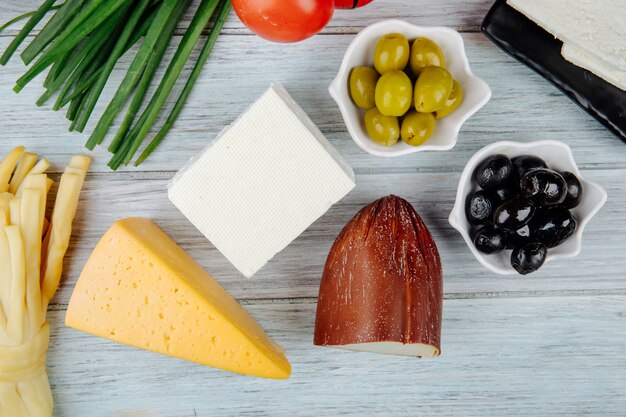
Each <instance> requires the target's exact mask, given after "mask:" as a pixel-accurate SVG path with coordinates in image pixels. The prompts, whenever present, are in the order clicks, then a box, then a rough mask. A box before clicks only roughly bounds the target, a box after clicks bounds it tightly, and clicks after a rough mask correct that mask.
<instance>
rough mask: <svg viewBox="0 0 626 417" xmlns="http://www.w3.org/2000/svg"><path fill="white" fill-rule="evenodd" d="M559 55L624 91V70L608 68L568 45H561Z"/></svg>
mask: <svg viewBox="0 0 626 417" xmlns="http://www.w3.org/2000/svg"><path fill="white" fill-rule="evenodd" d="M625 41H626V40H625ZM561 55H563V58H565V59H566V60H568V61H569V62H571V63H572V64H574V65H577V66H579V67H581V68H584V69H586V70H588V71H591V72H592V73H594V74H595V75H597V76H598V77H600V78H602V79H603V80H605V81H606V82H608V83H611V84H613V85H614V86H616V87H617V88H619V89H621V90H625V91H626V70H619V69H616V68H613V67H608V66H606V65H605V64H604V63H603V62H601V61H600V60H598V59H597V58H595V57H594V56H593V55H592V54H589V53H588V52H586V51H583V50H581V49H578V48H576V47H575V46H572V45H569V44H563V48H561Z"/></svg>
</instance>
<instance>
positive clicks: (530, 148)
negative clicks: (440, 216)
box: [448, 140, 607, 275]
mask: <svg viewBox="0 0 626 417" xmlns="http://www.w3.org/2000/svg"><path fill="white" fill-rule="evenodd" d="M495 154H504V155H507V156H508V157H510V158H514V157H516V156H519V155H535V156H538V157H540V158H543V160H544V161H546V163H547V164H548V166H549V167H550V168H553V169H555V170H557V171H570V172H571V173H573V174H575V175H576V176H577V177H578V179H579V180H580V182H581V184H582V186H583V197H582V200H581V201H580V204H579V205H578V206H577V207H575V208H574V209H572V213H573V214H574V217H576V220H578V227H577V228H576V231H575V232H574V234H573V235H572V236H571V237H570V238H569V239H567V240H566V241H565V242H564V243H563V244H561V245H559V246H557V247H555V248H551V249H548V255H547V257H546V263H547V262H551V261H554V260H557V259H566V258H573V257H575V256H576V255H578V254H579V253H580V250H581V247H582V237H583V230H584V229H585V226H586V225H587V223H588V222H589V220H591V218H592V217H593V216H594V215H595V214H596V213H597V212H598V211H599V210H600V209H601V208H602V206H603V205H604V203H605V202H606V198H607V195H606V191H604V189H602V187H600V186H599V185H598V184H596V183H594V182H591V181H587V180H585V179H584V178H583V177H582V176H581V175H580V172H579V171H578V167H577V166H576V162H575V161H574V155H572V150H571V149H570V147H569V146H567V145H566V144H565V143H563V142H559V141H555V140H544V141H538V142H526V143H521V142H509V141H503V142H496V143H492V144H491V145H488V146H485V147H484V148H482V149H481V150H479V151H478V152H476V153H475V154H474V156H472V157H471V158H470V160H469V161H468V162H467V165H465V169H463V173H462V174H461V179H460V180H459V187H458V190H457V193H456V202H455V204H454V207H453V208H452V212H451V213H450V217H449V219H448V220H449V221H450V224H451V225H452V227H454V228H455V229H456V230H458V231H459V233H461V236H463V239H464V240H465V243H467V246H468V247H469V249H470V251H471V252H472V253H473V254H474V256H475V257H476V259H477V260H478V262H480V263H481V264H483V266H485V267H486V268H487V269H489V270H491V271H493V272H495V273H497V274H501V275H513V274H517V272H516V271H515V269H513V267H512V266H511V263H510V259H511V251H510V250H503V251H502V252H499V253H496V254H492V255H486V254H484V253H481V252H479V251H478V250H477V249H476V247H475V246H474V243H473V242H472V238H471V236H470V229H471V226H470V224H469V222H468V221H467V219H466V217H465V200H466V198H467V195H468V194H469V193H470V192H472V191H475V190H477V189H478V186H477V185H475V184H474V183H473V181H472V173H473V172H474V169H476V167H477V166H478V165H479V164H480V163H481V162H482V161H483V160H484V159H485V158H487V157H488V156H490V155H495Z"/></svg>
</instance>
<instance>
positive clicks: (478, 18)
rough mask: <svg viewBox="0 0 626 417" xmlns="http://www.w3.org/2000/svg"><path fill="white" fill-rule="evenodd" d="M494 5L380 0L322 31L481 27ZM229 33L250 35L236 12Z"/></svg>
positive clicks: (11, 1) (31, 0) (27, 4)
mask: <svg viewBox="0 0 626 417" xmlns="http://www.w3.org/2000/svg"><path fill="white" fill-rule="evenodd" d="M197 3H198V0H194V4H193V5H192V7H191V8H190V12H188V13H187V15H186V16H185V18H184V19H183V21H182V22H181V23H182V24H181V25H180V27H181V29H182V28H185V27H187V25H188V24H189V22H190V21H191V18H192V17H193V10H195V5H196V4H197ZM40 4H41V1H40V0H23V1H20V0H3V1H2V3H1V4H0V21H2V22H4V21H5V20H9V19H11V18H12V17H14V16H18V15H19V14H21V13H26V12H28V11H31V10H34V9H36V8H37V7H39V5H40ZM491 4H493V0H451V1H445V2H443V1H437V0H421V1H420V2H419V3H418V4H416V3H415V2H414V1H411V0H402V1H397V0H376V1H374V2H373V3H372V4H370V5H368V6H367V7H364V8H361V9H358V10H337V11H336V12H335V15H334V16H333V19H332V20H331V21H330V22H329V24H328V25H327V27H326V28H325V29H324V31H323V32H322V33H324V34H328V33H356V32H358V31H359V30H360V29H362V28H363V27H365V26H367V25H370V24H372V23H376V22H378V21H380V20H384V19H397V18H399V19H404V20H406V21H408V22H411V23H414V24H418V25H428V26H450V27H453V28H456V29H458V30H477V29H478V27H479V25H480V23H481V22H482V20H483V17H484V16H485V14H486V13H487V10H489V7H490V6H491ZM20 28H21V24H19V25H18V24H16V25H15V26H14V27H11V28H10V30H7V31H6V33H3V34H0V35H1V36H9V35H14V34H15V33H17V31H18V30H19V29H20ZM224 32H225V33H237V34H249V33H250V32H249V31H248V30H247V29H246V28H245V27H244V26H243V24H242V23H241V22H240V21H239V19H237V17H236V16H235V13H231V16H230V18H229V19H228V21H227V22H226V24H225V25H224Z"/></svg>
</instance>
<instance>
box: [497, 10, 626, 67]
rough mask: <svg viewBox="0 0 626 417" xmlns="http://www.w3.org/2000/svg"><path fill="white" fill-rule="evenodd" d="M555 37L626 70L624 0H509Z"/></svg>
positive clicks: (602, 61)
mask: <svg viewBox="0 0 626 417" xmlns="http://www.w3.org/2000/svg"><path fill="white" fill-rule="evenodd" d="M507 4H509V5H510V6H511V7H513V8H515V9H516V10H517V11H519V12H521V13H523V14H524V15H525V16H526V17H528V18H529V19H531V20H532V21H534V22H535V23H537V24H538V25H539V26H541V27H542V28H543V29H544V30H546V31H547V32H549V33H551V34H552V35H554V36H555V37H556V38H558V39H560V40H561V41H563V43H565V44H569V45H571V46H572V47H575V48H577V49H579V50H582V51H584V52H585V53H587V54H589V55H592V56H594V59H595V60H597V61H599V62H601V63H602V65H603V67H606V68H613V69H617V70H626V41H625V40H626V7H625V6H626V5H625V2H624V0H547V1H546V0H507Z"/></svg>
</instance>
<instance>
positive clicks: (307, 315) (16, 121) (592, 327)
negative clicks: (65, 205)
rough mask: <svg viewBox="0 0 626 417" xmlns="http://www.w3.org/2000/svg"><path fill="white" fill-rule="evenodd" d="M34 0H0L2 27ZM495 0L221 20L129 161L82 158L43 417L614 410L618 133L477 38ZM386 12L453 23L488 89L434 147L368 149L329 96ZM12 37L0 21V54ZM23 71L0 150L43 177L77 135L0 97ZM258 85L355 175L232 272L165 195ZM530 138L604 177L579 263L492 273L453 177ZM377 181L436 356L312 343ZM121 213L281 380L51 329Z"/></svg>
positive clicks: (618, 347) (2, 115)
mask: <svg viewBox="0 0 626 417" xmlns="http://www.w3.org/2000/svg"><path fill="white" fill-rule="evenodd" d="M38 3H39V1H38V0H2V1H1V2H0V20H3V21H4V20H7V19H8V18H10V17H13V16H15V15H17V14H18V13H20V12H24V11H28V10H31V9H32V8H33V7H35V5H37V4H38ZM490 3H491V1H490V0H446V1H444V0H420V1H417V0H375V1H374V3H372V4H371V5H370V6H368V7H366V8H364V9H361V10H358V11H342V12H337V13H336V16H335V18H334V19H333V21H332V22H331V23H330V25H329V26H328V27H327V28H326V29H325V30H324V32H323V33H322V34H321V35H319V36H316V37H314V38H312V39H310V40H308V41H305V42H302V43H299V44H294V45H277V44H271V43H268V42H265V41H263V40H261V39H259V38H257V37H255V36H252V35H250V33H249V32H247V30H246V29H245V28H243V27H242V26H241V24H240V23H239V22H238V21H237V19H236V18H235V16H234V15H233V16H231V18H230V19H229V21H228V22H227V24H226V26H225V29H224V31H223V35H222V36H221V37H220V38H219V40H218V42H217V46H216V48H215V51H214V54H213V56H212V58H211V60H210V62H209V64H208V65H207V67H206V69H205V71H204V74H203V76H202V77H201V79H200V80H199V82H198V85H197V87H196V89H195V90H194V92H193V94H192V95H191V98H190V100H189V104H188V106H187V107H186V109H185V111H184V112H183V113H182V115H181V118H180V120H179V122H178V123H177V124H176V126H175V128H174V130H173V131H172V133H171V134H170V135H169V137H168V138H167V140H166V142H165V143H164V144H163V145H162V146H161V148H160V149H159V150H158V152H156V153H155V154H154V155H153V157H152V158H151V159H150V160H149V161H148V162H147V163H145V164H144V165H143V166H142V167H141V169H140V170H136V169H128V170H124V169H123V170H121V171H120V172H117V173H113V172H111V171H109V170H108V168H107V167H106V162H107V161H108V155H107V153H106V151H105V149H103V148H101V149H98V150H97V151H96V152H94V153H93V157H94V164H93V167H92V169H91V172H90V174H89V176H88V180H87V182H86V190H85V193H84V198H83V200H82V206H81V210H80V212H79V214H78V217H77V219H76V222H75V234H74V238H73V240H72V243H71V247H70V251H69V255H68V257H67V261H66V263H65V278H64V282H63V284H62V286H61V288H60V291H59V292H58V294H57V296H56V297H55V298H54V300H53V302H52V303H51V306H50V310H51V311H50V313H49V317H50V321H51V324H52V340H51V347H50V351H49V355H48V369H49V374H50V379H51V383H52V387H53V391H54V396H55V401H56V408H55V415H56V416H63V417H88V416H89V417H91V416H93V417H157V416H158V417H161V416H162V417H190V416H318V415H342V416H364V415H370V414H371V415H384V416H417V415H420V416H430V415H432V416H548V415H550V416H571V415H594V416H624V415H626V395H625V392H626V239H625V237H626V187H624V186H623V184H624V178H625V177H626V146H625V144H624V143H622V142H620V141H619V140H618V139H617V138H615V137H614V136H612V135H611V134H610V133H609V132H608V131H606V130H605V129H604V128H603V127H602V126H601V125H600V124H598V123H597V122H596V121H595V120H593V119H592V118H591V117H590V116H588V115H587V114H586V113H584V112H583V111H582V110H581V109H579V108H578V107H576V105H574V104H573V103H572V102H571V101H570V100H568V99H567V98H566V97H564V96H563V95H562V94H561V93H560V92H558V91H557V90H556V89H555V88H554V87H552V86H551V85H550V84H548V83H547V82H546V81H544V80H543V79H542V78H540V77H539V76H538V75H536V74H535V73H533V72H532V71H531V70H529V69H528V68H526V67H524V66H523V65H521V64H519V63H517V62H516V61H514V60H513V59H511V58H509V57H508V56H507V55H505V54H504V53H502V52H501V51H500V50H498V49H497V48H496V47H495V46H493V45H492V44H491V43H490V42H489V41H488V40H487V39H486V38H485V37H484V36H483V35H482V34H480V33H479V31H478V28H479V24H480V22H481V20H482V18H483V16H484V14H485V13H486V12H487V10H488V8H489V6H490ZM396 17H399V18H403V19H405V20H407V21H409V22H411V23H415V24H420V25H444V26H450V27H453V28H455V29H457V30H459V31H461V32H462V34H463V38H464V40H465V42H466V46H467V52H468V56H469V59H470V63H471V66H472V69H473V70H474V71H475V73H476V74H477V75H479V76H480V77H482V78H483V79H484V80H486V81H487V83H489V85H490V86H491V88H492V90H493V98H492V99H491V101H490V103H489V104H488V105H487V106H486V107H485V108H484V109H482V110H481V111H480V112H479V113H478V114H476V115H475V116H474V117H473V118H471V119H470V120H469V121H468V122H467V123H466V124H465V126H464V127H463V129H462V130H461V134H460V137H459V141H458V144H457V146H456V147H455V148H454V149H453V150H451V151H449V152H429V153H419V154H414V155H410V156H407V157H401V158H394V159H385V158H377V157H374V156H371V155H368V154H366V153H364V152H363V151H361V150H360V149H359V148H358V147H357V146H356V145H355V144H354V143H353V142H352V141H351V140H350V137H349V136H348V133H347V132H346V129H345V127H344V125H343V122H342V119H341V117H340V115H339V112H338V109H337V107H336V106H335V104H334V103H333V101H332V100H331V98H330V97H329V95H328V93H327V86H328V84H329V83H330V81H331V80H332V78H333V77H334V75H335V72H336V70H337V69H338V67H339V64H340V61H341V59H342V57H343V52H344V50H345V49H346V47H347V45H348V43H349V42H350V41H351V39H352V38H353V36H354V34H355V33H357V32H358V31H359V30H360V29H362V28H363V27H365V26H367V25H368V24H371V23H374V22H376V21H378V20H381V19H384V18H396ZM18 28H19V27H18ZM15 33H16V28H12V29H11V30H9V31H7V32H6V33H2V34H0V49H4V48H5V47H6V45H8V43H9V41H10V36H12V35H14V34H15ZM23 71H24V68H23V67H22V66H21V64H20V63H19V62H18V61H17V60H15V62H13V63H12V64H11V65H9V66H8V67H6V68H2V69H0V138H1V139H0V155H4V154H6V153H7V152H8V151H9V150H10V149H11V148H12V147H14V146H16V145H22V144H23V145H26V146H27V147H28V149H29V150H30V151H34V152H38V153H40V154H42V155H45V156H46V157H47V158H49V159H50V160H51V161H53V162H54V163H55V166H56V171H57V172H58V171H59V170H60V168H61V167H62V166H63V164H64V163H66V162H67V161H68V160H69V157H70V155H72V154H75V153H79V152H82V149H83V148H82V144H83V143H84V142H85V139H86V138H85V135H79V134H70V133H68V132H67V130H66V128H67V122H66V120H65V118H64V115H63V114H61V113H54V112H52V111H51V110H50V109H49V108H48V107H44V108H37V107H35V105H34V102H35V100H36V98H37V97H38V96H39V94H40V93H41V92H42V89H41V87H40V86H39V85H40V84H41V82H40V81H36V82H34V83H33V85H30V86H28V87H27V88H26V89H25V90H24V91H23V92H22V93H21V94H20V95H15V94H13V93H12V91H11V87H12V85H13V82H14V81H15V79H17V78H18V75H19V74H21V73H22V72H23ZM121 74H122V72H121V71H116V72H115V74H114V75H115V77H114V78H117V80H119V78H120V75H121ZM271 82H280V83H282V84H283V85H285V87H286V88H287V89H288V90H289V91H290V93H291V94H292V95H293V97H294V98H295V99H296V100H297V101H298V102H299V103H300V104H301V105H302V107H303V108H304V109H305V110H306V111H307V112H308V113H309V115H310V116H311V118H312V119H313V120H314V121H315V122H316V123H317V124H318V125H319V127H320V128H321V130H322V131H323V132H324V133H325V134H326V135H327V136H328V138H329V139H330V141H331V142H332V143H333V144H334V145H335V146H336V147H337V148H338V149H339V151H340V152H341V153H342V155H343V156H344V157H345V158H346V159H347V160H348V162H349V163H350V164H351V165H352V167H353V168H354V170H355V173H356V176H357V183H358V185H357V188H356V190H354V191H353V192H352V193H351V194H350V195H348V196H347V197H346V198H345V199H344V200H342V201H341V202H340V203H339V204H337V205H336V206H334V207H333V208H332V209H331V210H330V211H329V212H328V213H327V214H326V215H325V216H324V217H322V218H321V219H319V220H318V221H317V222H316V223H314V224H313V225H312V226H311V227H310V228H309V229H308V230H307V231H306V232H305V233H304V234H303V235H302V236H300V237H299V238H298V239H297V240H296V241H295V242H293V244H292V245H290V246H289V247H288V248H287V249H285V250H284V251H283V252H281V253H280V254H279V255H278V256H276V257H275V258H274V259H273V260H272V261H271V262H270V263H269V264H268V265H267V266H266V267H265V268H263V269H262V270H261V271H260V272H259V273H258V274H257V275H256V276H255V277H254V278H252V279H246V278H244V277H242V276H241V275H240V274H239V273H238V272H237V271H236V270H235V268H234V267H232V266H231V265H230V264H229V263H228V262H227V261H226V259H225V258H224V257H223V256H222V255H221V254H220V253H219V252H218V251H217V250H216V249H215V248H214V247H213V246H212V245H211V244H210V243H208V242H207V241H206V240H205V239H204V238H203V237H202V235H201V234H200V233H199V232H197V231H196V230H195V229H194V227H193V226H192V225H191V224H190V223H189V222H187V221H186V220H185V218H184V217H183V216H182V215H181V214H180V213H179V212H178V211H177V210H176V209H175V208H174V207H173V206H172V205H171V204H170V203H169V201H168V200H167V197H166V183H167V181H168V180H169V179H170V178H171V177H172V175H173V174H174V172H175V171H176V170H177V169H178V168H180V167H181V166H182V165H183V164H184V163H185V161H187V159H188V158H190V157H192V156H193V155H194V154H196V153H197V152H198V151H200V150H201V149H202V148H203V147H204V146H205V145H206V144H207V143H208V142H209V141H210V140H211V139H212V138H213V137H214V136H215V134H216V133H217V132H218V131H220V130H221V129H222V128H223V127H224V126H225V125H227V124H228V123H230V122H232V121H233V120H234V119H235V118H236V117H237V115H238V114H239V113H240V112H241V111H243V110H244V109H245V108H246V107H247V106H248V105H249V104H250V103H251V102H253V101H254V100H255V99H256V98H257V97H258V96H259V95H260V94H261V93H262V92H263V91H264V90H265V89H266V88H267V87H268V85H269V84H270V83H271ZM111 90H112V89H111V88H109V89H107V90H106V91H107V92H106V94H109V95H110V94H111ZM101 111H102V107H99V108H97V110H96V112H97V113H98V112H101ZM91 127H93V126H91ZM88 130H89V127H88ZM539 139H559V140H563V141H564V142H566V143H568V144H569V145H570V146H571V147H572V149H573V152H574V156H575V158H576V160H577V162H578V164H579V166H580V168H581V170H582V172H583V175H584V176H585V177H586V178H588V179H590V180H592V181H596V182H598V183H599V184H601V185H602V186H603V187H604V188H605V189H606V190H607V192H608V195H609V199H608V202H607V204H606V205H605V207H604V208H603V210H602V211H601V212H600V213H599V214H598V215H597V216H596V217H595V218H594V219H593V220H592V221H591V223H590V224H589V226H588V227H587V229H586V230H585V235H584V241H583V250H582V253H581V254H580V255H579V256H578V257H577V258H575V259H572V260H567V261H560V262H553V263H550V264H548V265H546V266H545V267H544V268H543V269H541V270H540V271H539V272H537V273H535V274H532V275H530V276H527V277H524V278H522V277H502V276H498V275H494V274H493V273H490V272H488V271H487V270H486V269H485V268H483V267H482V266H480V265H479V264H478V262H477V261H476V260H475V259H474V258H473V257H472V256H471V254H470V252H469V250H468V249H467V247H466V246H465V244H464V243H463V241H462V239H461V238H460V236H459V235H458V234H457V233H456V232H455V231H454V230H453V229H452V228H451V227H450V226H449V225H448V223H447V216H448V214H449V212H450V209H451V208H452V204H453V200H454V197H455V190H456V185H457V181H458V179H459V175H460V172H461V170H462V168H463V166H464V164H465V162H466V161H467V160H468V159H469V157H470V156H471V155H472V154H473V153H474V152H475V151H476V150H478V149H479V148H481V147H482V146H484V145H487V144H489V143H491V142H494V141H497V140H518V141H532V140H539ZM389 193H394V194H397V195H400V196H403V197H405V198H407V199H408V200H409V201H410V202H411V203H413V204H414V206H415V207H416V209H417V210H418V212H419V213H420V214H421V216H422V217H423V219H424V221H425V222H426V223H427V225H428V226H429V228H430V230H431V231H432V233H433V235H434V238H435V239H436V242H437V245H438V246H439V249H440V252H441V257H442V262H443V270H444V280H445V284H444V287H445V302H444V323H443V344H442V350H443V354H442V356H441V357H440V358H437V359H433V360H417V359H412V358H398V357H389V356H379V355H375V354H367V353H352V352H345V351H341V350H333V349H326V348H319V347H314V346H313V344H312V330H313V323H314V316H315V304H316V298H315V297H316V296H317V289H318V285H319V280H320V275H321V272H322V268H323V265H324V261H325V257H326V254H327V252H328V249H329V248H330V245H331V244H332V242H333V240H334V238H335V237H336V235H337V234H338V232H339V231H340V230H341V228H342V227H343V225H344V224H345V223H346V222H347V221H348V220H349V219H350V218H351V217H352V216H353V215H354V213H356V211H358V209H359V208H361V207H362V206H363V205H365V204H367V203H369V202H371V201H373V200H374V199H376V198H378V197H380V196H382V195H386V194H389ZM127 216H144V217H150V218H152V219H154V220H155V221H156V222H157V223H158V224H159V225H160V226H161V227H162V228H164V229H165V230H166V231H167V232H168V233H169V234H170V235H171V236H172V237H173V238H174V239H175V240H176V241H177V242H178V243H179V244H180V245H181V246H182V247H183V248H184V249H186V250H187V251H189V253H190V254H191V255H192V256H193V257H194V258H195V259H197V260H198V262H199V263H200V264H201V265H202V266H203V267H205V268H206V269H207V270H208V271H209V272H210V273H211V274H213V276H214V277H215V278H216V279H218V280H219V281H220V282H221V283H222V284H223V285H224V287H226V289H227V290H228V291H230V292H231V293H232V294H233V295H234V296H235V297H237V298H238V299H239V300H240V302H241V303H242V304H244V306H245V307H246V308H247V309H248V310H249V311H250V312H251V314H252V315H253V316H254V317H255V318H256V319H258V320H259V322H260V323H261V324H262V325H263V326H264V328H265V329H266V330H267V332H268V333H269V334H270V335H271V336H272V337H273V338H274V339H275V340H276V341H277V342H278V343H280V344H281V345H282V346H283V347H284V348H285V349H286V351H287V354H288V356H289V358H290V360H291V363H292V365H293V375H292V377H291V379H289V380H287V381H268V380H260V379H254V378H249V377H242V376H238V375H234V374H229V373H227V372H223V371H219V370H215V369H211V368H207V367H202V366H198V365H194V364H191V363H187V362H183V361H180V360H176V359H172V358H168V357H165V356H161V355H157V354H153V353H150V352H145V351H140V350H136V349H132V348H129V347H125V346H121V345H117V344H114V343H112V342H109V341H107V340H104V339H99V338H95V337H91V336H88V335H86V334H82V333H79V332H77V331H74V330H71V329H68V328H66V327H65V326H64V325H63V317H64V314H65V309H66V306H67V303H68V300H69V296H70V294H71V292H72V288H73V286H74V283H75V282H76V279H77V277H78V275H79V273H80V271H81V268H82V267H83V265H84V263H85V261H86V259H87V257H88V256H89V254H90V252H91V250H92V249H93V248H94V246H95V244H96V242H97V240H98V239H99V238H100V236H101V235H102V234H103V233H104V232H105V230H106V229H107V228H108V227H109V225H110V224H111V223H112V222H113V221H115V220H116V219H119V218H122V217H127ZM7 417H9V416H7Z"/></svg>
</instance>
